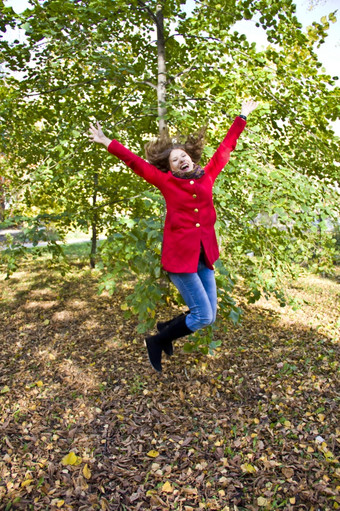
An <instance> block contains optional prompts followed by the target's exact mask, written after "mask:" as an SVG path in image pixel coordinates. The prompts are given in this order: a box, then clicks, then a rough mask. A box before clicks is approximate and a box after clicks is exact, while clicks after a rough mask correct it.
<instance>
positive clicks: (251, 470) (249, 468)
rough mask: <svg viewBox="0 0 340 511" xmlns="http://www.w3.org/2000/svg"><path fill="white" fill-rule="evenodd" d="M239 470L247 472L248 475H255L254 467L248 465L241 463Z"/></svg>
mask: <svg viewBox="0 0 340 511" xmlns="http://www.w3.org/2000/svg"><path fill="white" fill-rule="evenodd" d="M241 469H242V471H243V472H248V474H255V473H256V467H254V466H253V465H251V464H250V463H243V465H241Z"/></svg>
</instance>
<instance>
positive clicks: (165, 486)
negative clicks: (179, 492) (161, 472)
mask: <svg viewBox="0 0 340 511" xmlns="http://www.w3.org/2000/svg"><path fill="white" fill-rule="evenodd" d="M162 491H163V492H166V493H172V492H173V491H174V489H173V487H172V486H171V484H170V483H169V481H167V482H166V483H164V484H163V486H162Z"/></svg>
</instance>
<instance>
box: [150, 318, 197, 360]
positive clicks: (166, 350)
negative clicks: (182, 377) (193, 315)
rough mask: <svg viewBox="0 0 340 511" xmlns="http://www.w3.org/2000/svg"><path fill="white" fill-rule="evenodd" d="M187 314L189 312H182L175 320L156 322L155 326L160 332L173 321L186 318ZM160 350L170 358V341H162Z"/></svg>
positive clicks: (171, 351)
mask: <svg viewBox="0 0 340 511" xmlns="http://www.w3.org/2000/svg"><path fill="white" fill-rule="evenodd" d="M189 313H190V310H187V311H186V312H183V313H182V314H180V315H179V316H176V317H175V318H172V319H169V320H168V321H158V323H157V325H156V326H157V330H158V332H161V331H162V330H164V328H166V327H167V326H169V325H170V323H172V322H173V321H177V320H178V319H179V318H181V317H183V316H186V315H187V314H189ZM162 348H163V351H164V353H165V354H166V355H168V356H169V357H171V356H172V355H173V354H174V349H173V347H172V342H171V341H164V342H163V346H162Z"/></svg>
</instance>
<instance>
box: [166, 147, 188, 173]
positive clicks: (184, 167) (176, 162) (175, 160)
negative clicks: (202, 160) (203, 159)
mask: <svg viewBox="0 0 340 511" xmlns="http://www.w3.org/2000/svg"><path fill="white" fill-rule="evenodd" d="M169 164H170V169H171V171H172V172H183V173H184V172H188V170H192V169H193V168H194V162H193V161H192V159H191V158H190V156H189V155H188V154H187V153H186V152H185V151H183V149H173V150H172V151H171V153H170V156H169Z"/></svg>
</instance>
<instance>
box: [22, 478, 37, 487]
mask: <svg viewBox="0 0 340 511" xmlns="http://www.w3.org/2000/svg"><path fill="white" fill-rule="evenodd" d="M33 481H34V479H26V481H23V482H22V483H21V486H22V487H23V488H26V486H29V485H30V484H31V483H33Z"/></svg>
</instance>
